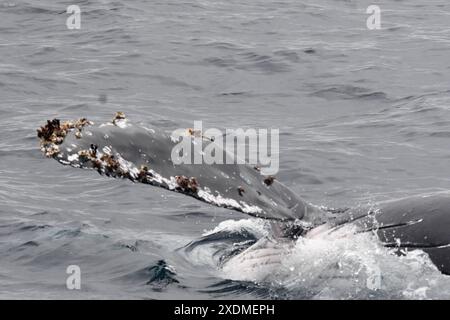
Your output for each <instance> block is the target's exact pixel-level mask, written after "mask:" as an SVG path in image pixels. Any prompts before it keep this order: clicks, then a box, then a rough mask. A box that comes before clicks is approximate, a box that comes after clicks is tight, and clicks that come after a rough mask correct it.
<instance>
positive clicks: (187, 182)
mask: <svg viewBox="0 0 450 320" xmlns="http://www.w3.org/2000/svg"><path fill="white" fill-rule="evenodd" d="M175 181H176V183H177V185H178V189H181V190H183V191H187V192H192V193H197V192H198V187H199V184H198V181H197V179H196V178H194V177H191V178H188V177H186V176H175Z"/></svg>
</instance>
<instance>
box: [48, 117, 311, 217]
mask: <svg viewBox="0 0 450 320" xmlns="http://www.w3.org/2000/svg"><path fill="white" fill-rule="evenodd" d="M123 124H125V126H124V127H122V126H117V125H113V124H112V123H108V124H104V125H100V126H87V127H85V128H83V130H82V132H81V137H76V136H75V131H69V132H68V134H67V136H66V137H65V138H64V141H63V143H62V144H60V145H58V147H59V150H60V152H59V153H58V154H55V155H54V156H53V157H54V158H55V159H56V160H58V161H59V162H60V163H62V164H66V165H71V166H74V167H81V168H91V169H92V168H93V165H92V162H90V161H87V162H83V161H80V159H77V160H74V159H73V157H74V156H75V155H77V153H79V152H80V151H82V150H85V151H87V150H90V149H91V147H92V146H95V148H97V150H98V153H99V154H100V153H102V150H103V148H104V147H107V148H109V149H110V150H111V151H110V153H111V154H113V155H115V156H116V157H117V156H120V157H121V158H123V159H124V160H126V161H128V162H130V163H131V164H132V166H133V167H135V168H140V167H141V166H142V165H145V166H147V167H148V169H149V170H151V171H152V172H153V173H154V174H155V175H159V176H161V177H162V178H163V181H161V179H153V178H151V177H149V178H148V179H145V181H140V182H145V183H149V184H152V185H156V186H160V187H163V188H166V189H169V190H172V191H176V192H180V193H184V194H187V195H189V196H193V197H195V198H197V199H199V200H202V201H205V202H208V203H211V204H213V205H217V206H221V207H227V208H230V209H234V210H237V211H241V212H243V213H246V214H249V215H252V216H256V217H261V218H266V219H274V220H281V221H284V220H295V219H303V218H306V216H309V215H310V213H312V212H314V211H316V209H315V208H314V207H313V206H311V205H309V204H308V203H306V202H305V201H303V200H302V199H301V198H300V197H299V196H297V195H296V194H294V193H293V192H292V191H291V190H290V189H288V188H287V187H286V186H284V185H283V184H282V183H280V182H278V181H277V180H276V179H275V180H274V181H273V183H272V184H270V185H267V184H266V183H265V182H264V179H265V178H266V177H264V176H262V175H261V173H260V172H259V171H258V170H257V169H255V168H254V167H251V166H248V165H236V164H222V165H221V164H212V165H200V164H178V165H175V164H174V163H173V162H172V160H171V153H172V149H173V147H174V146H175V145H176V144H177V143H178V142H177V141H174V139H173V138H172V137H171V136H170V134H169V133H166V132H164V131H163V130H160V129H159V128H150V129H149V128H145V127H142V126H138V125H133V124H130V123H128V122H125V121H124V122H123ZM189 139H191V140H192V141H193V138H189ZM204 143H205V144H206V143H213V142H211V141H204ZM97 157H100V156H99V155H98V156H97ZM99 172H100V173H103V174H106V175H109V176H113V177H114V176H118V175H117V172H115V171H114V170H105V168H104V167H103V168H101V169H100V170H99ZM175 176H186V177H188V178H190V177H195V179H196V180H197V181H198V185H199V186H198V189H199V192H192V190H184V189H182V188H176V187H175V188H174V186H173V181H172V183H168V181H167V180H170V179H171V178H172V180H173V178H174V177H175ZM128 178H130V179H131V180H133V181H137V180H138V179H136V178H135V177H133V176H130V175H128ZM205 188H207V189H205ZM239 188H240V190H241V191H239ZM205 190H207V192H206V193H205V192H204V191H205ZM210 195H211V196H214V197H216V198H214V197H211V196H210ZM217 196H220V197H219V198H217ZM256 208H257V209H256Z"/></svg>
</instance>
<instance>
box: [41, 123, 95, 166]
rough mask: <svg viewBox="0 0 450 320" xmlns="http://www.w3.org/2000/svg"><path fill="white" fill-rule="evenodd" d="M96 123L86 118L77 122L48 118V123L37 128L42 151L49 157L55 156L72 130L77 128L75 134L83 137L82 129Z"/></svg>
mask: <svg viewBox="0 0 450 320" xmlns="http://www.w3.org/2000/svg"><path fill="white" fill-rule="evenodd" d="M93 124H94V123H93V122H91V121H89V120H87V119H86V118H81V119H78V120H77V121H75V122H72V121H64V122H63V123H61V121H60V120H59V119H56V118H55V119H53V120H47V123H46V124H45V125H44V126H42V127H40V128H39V129H37V136H38V138H39V139H40V146H41V151H42V152H43V153H44V154H45V156H47V157H55V156H57V155H58V154H59V145H60V144H62V143H63V142H64V138H65V137H66V136H67V134H68V133H69V132H70V131H73V130H77V131H76V133H75V135H76V136H80V137H81V131H82V129H83V128H84V127H85V126H88V125H93Z"/></svg>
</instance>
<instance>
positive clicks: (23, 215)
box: [0, 0, 450, 299]
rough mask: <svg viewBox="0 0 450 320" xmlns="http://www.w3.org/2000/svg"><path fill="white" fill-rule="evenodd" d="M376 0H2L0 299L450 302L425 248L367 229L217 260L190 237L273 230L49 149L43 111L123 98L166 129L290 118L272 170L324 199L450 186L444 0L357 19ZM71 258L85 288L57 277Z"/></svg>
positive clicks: (75, 111) (122, 107) (65, 113)
mask: <svg viewBox="0 0 450 320" xmlns="http://www.w3.org/2000/svg"><path fill="white" fill-rule="evenodd" d="M72 4H76V5H78V6H79V7H80V8H81V29H79V30H69V29H67V27H66V19H67V18H68V17H69V14H67V13H66V8H67V7H68V6H69V5H72ZM370 4H372V3H371V1H356V0H355V1H354V0H340V1H338V0H315V1H312V0H310V1H305V0H286V1H262V0H247V1H235V0H227V1H225V0H210V1H206V0H198V1H194V0H186V1H175V0H164V1H157V0H154V1H144V0H136V1H124V0H116V1H112V0H99V1H91V0H83V1H75V0H73V1H61V0H51V1H50V0H40V1H37V0H35V1H31V0H23V1H21V0H9V1H3V0H1V1H0V57H1V58H0V111H1V116H0V136H1V139H0V203H1V207H0V298H2V299H6V298H12V299H23V298H29V299H106V298H111V299H167V298H175V299H183V298H186V299H210V298H217V299H220V298H227V299H258V298H281V299H320V298H333V299H348V298H350V299H351V298H354V299H358V298H362V299H365V298H379V299H388V298H401V299H403V298H405V299H410V298H413V299H416V298H449V297H450V281H449V278H448V277H447V276H444V275H442V274H440V273H439V272H438V271H437V270H436V269H435V268H434V266H432V265H431V264H430V262H429V261H428V260H427V257H426V255H423V254H421V253H420V252H412V253H409V254H408V255H407V256H405V257H398V256H396V255H394V254H392V253H391V252H390V251H389V250H387V249H386V248H383V247H382V246H381V245H380V244H378V243H377V240H376V239H372V236H371V235H355V236H348V237H347V238H346V237H342V238H328V239H319V240H313V239H309V240H308V239H305V240H301V241H299V242H298V243H297V244H296V246H295V250H294V252H290V253H289V254H286V256H283V252H280V256H281V257H283V258H282V259H280V260H281V261H280V262H278V265H276V266H275V267H274V266H273V265H271V266H263V267H261V265H257V266H255V265H254V264H252V263H249V264H245V260H244V263H242V261H241V263H238V262H237V261H236V260H230V261H229V263H228V264H227V265H225V266H224V267H223V266H220V265H219V264H218V262H217V259H216V258H217V257H216V255H215V253H216V252H217V247H215V246H214V245H204V246H202V245H199V246H196V247H195V248H194V249H193V250H186V245H188V244H189V243H191V242H194V243H195V241H197V239H199V238H200V237H201V236H202V235H204V234H206V233H207V232H210V231H211V230H214V229H216V230H225V231H226V232H229V235H230V239H231V240H233V239H234V238H233V237H234V236H236V237H237V238H236V241H235V242H234V243H233V241H231V240H230V241H229V242H228V246H229V247H232V246H233V245H235V244H236V243H239V241H244V240H245V239H241V238H239V236H240V235H242V233H243V230H246V231H247V232H250V233H252V234H253V235H255V237H256V238H258V236H261V235H264V233H265V232H267V226H266V224H265V223H264V222H263V221H260V220H258V219H256V218H250V217H248V216H246V215H244V214H242V213H238V212H233V211H230V210H226V209H221V208H215V207H212V206H209V205H207V204H204V203H201V202H199V201H196V200H195V199H192V198H189V197H186V196H183V195H181V194H176V193H171V192H168V191H165V190H163V189H159V188H155V187H151V186H147V185H140V184H134V183H132V182H130V181H125V180H118V179H110V178H106V177H103V176H100V175H98V174H96V173H95V172H92V171H87V170H79V169H78V170H77V169H74V168H70V167H64V166H61V165H59V164H58V163H57V162H56V161H52V160H49V159H45V157H44V156H43V155H42V154H41V152H40V150H39V141H38V139H37V137H36V129H37V128H38V127H39V126H41V125H42V124H44V123H45V121H46V120H47V119H52V118H54V117H58V118H60V119H77V118H80V117H87V118H89V119H90V120H93V121H96V122H102V121H105V120H109V119H111V117H112V115H113V114H114V113H115V112H116V111H123V112H124V113H125V114H127V116H128V117H129V118H130V119H132V120H134V121H138V122H140V123H143V124H148V125H158V126H160V127H163V128H167V129H168V130H170V129H172V128H177V127H183V126H188V127H192V126H193V121H194V120H202V121H203V126H204V127H205V128H211V127H214V128H220V129H225V128H244V129H245V128H256V129H257V128H279V130H280V150H279V156H280V171H279V173H278V174H277V179H278V180H280V181H281V182H283V183H285V184H286V185H288V186H289V187H290V188H292V189H293V190H294V191H295V192H296V193H298V194H300V195H301V196H302V197H304V199H305V200H307V201H309V202H311V203H314V204H316V205H320V206H326V207H334V208H339V207H354V206H361V205H367V204H371V203H376V202H377V201H383V200H391V199H397V198H401V197H405V196H411V195H417V194H424V193H434V192H446V191H447V190H449V189H450V169H449V165H448V164H449V160H450V2H448V1H446V0H431V1H425V0H410V1H394V0H380V1H377V3H376V4H377V5H379V6H380V8H381V27H382V28H381V30H369V29H368V28H367V26H366V19H367V18H368V17H369V14H366V8H367V7H368V6H369V5H370ZM274 250H275V249H274ZM277 250H279V249H277ZM280 250H281V249H280ZM69 265H78V266H79V267H80V268H81V290H68V289H67V287H66V279H67V277H68V274H67V273H66V268H67V267H68V266H69ZM374 275H375V276H376V277H375V278H374ZM373 279H378V280H380V281H381V282H379V283H378V284H377V286H375V287H374V286H372V285H371V281H372V280H373ZM378 280H377V281H378Z"/></svg>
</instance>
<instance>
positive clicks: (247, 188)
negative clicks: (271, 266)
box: [53, 121, 450, 274]
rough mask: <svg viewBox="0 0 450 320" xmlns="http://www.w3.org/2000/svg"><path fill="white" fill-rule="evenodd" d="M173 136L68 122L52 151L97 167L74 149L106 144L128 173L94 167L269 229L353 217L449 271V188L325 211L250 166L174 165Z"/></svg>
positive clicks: (387, 241)
mask: <svg viewBox="0 0 450 320" xmlns="http://www.w3.org/2000/svg"><path fill="white" fill-rule="evenodd" d="M124 123H126V122H125V121H124ZM176 143H177V142H176V141H174V140H173V139H172V138H171V137H170V135H169V134H168V133H166V132H164V131H163V130H160V129H158V128H151V129H148V128H144V127H141V126H137V125H130V124H128V125H126V126H124V127H122V126H118V125H114V124H112V123H108V124H107V125H101V126H88V127H85V128H83V129H82V131H81V137H80V136H78V137H77V136H76V135H75V132H74V130H72V131H69V132H68V134H67V136H66V137H65V138H64V141H63V142H62V143H61V144H59V145H58V147H59V152H58V153H57V154H54V155H53V157H54V158H55V159H56V160H58V161H59V162H61V163H63V164H66V165H71V166H74V167H80V168H91V169H92V168H94V167H95V166H93V163H92V161H81V160H80V159H76V158H77V157H76V156H75V155H77V153H79V152H80V151H82V150H85V151H86V150H90V149H91V148H92V146H95V148H96V149H97V150H98V151H97V156H96V157H97V158H100V155H101V154H102V152H103V151H102V150H103V149H104V148H105V147H107V148H109V151H108V152H109V153H110V154H112V155H114V156H115V157H116V158H122V159H124V160H126V161H128V162H127V164H128V165H130V166H129V167H128V169H127V168H125V171H126V170H129V173H128V174H126V175H123V171H124V168H122V169H120V170H119V171H122V173H120V174H119V173H118V170H110V169H107V168H106V167H105V166H100V167H98V166H97V167H95V169H97V170H98V171H99V172H100V173H101V174H105V175H109V176H113V177H127V178H129V179H131V180H133V181H135V182H144V183H149V184H151V185H155V186H160V187H163V188H166V189H169V190H172V191H175V192H180V193H184V194H186V195H189V196H193V197H195V198H197V199H199V200H202V201H205V202H208V203H210V204H213V205H217V206H221V207H227V208H230V209H234V210H237V211H241V212H243V213H246V214H249V215H252V216H255V217H260V218H265V219H271V220H274V221H275V223H273V226H274V228H273V229H274V232H275V233H276V234H277V235H279V236H282V237H291V236H298V235H299V234H305V233H306V232H307V231H305V230H301V232H298V230H297V229H295V228H297V227H298V225H296V224H295V223H293V221H303V222H308V223H309V224H311V225H312V226H318V225H320V224H323V223H328V224H329V225H330V226H331V227H332V228H334V229H336V228H340V227H341V226H344V225H348V224H352V225H355V226H356V227H357V230H359V232H376V234H377V235H378V237H379V238H380V240H381V241H382V242H383V244H384V245H385V246H387V247H393V248H398V252H399V253H400V254H401V250H404V249H409V250H414V249H421V250H423V251H425V252H426V253H428V255H429V256H430V258H431V260H432V261H433V263H434V264H435V265H436V267H437V268H438V269H439V270H440V271H441V272H443V273H445V274H450V195H449V194H435V195H430V196H416V197H411V198H405V199H400V200H396V201H390V202H384V203H379V204H378V205H377V207H375V208H355V209H348V210H344V211H343V212H331V211H327V210H323V209H319V208H318V207H315V206H313V205H311V204H308V203H307V202H305V201H303V199H301V198H300V197H299V196H297V195H295V194H294V193H293V192H292V191H291V190H289V189H288V188H287V187H286V186H284V185H283V184H281V183H280V182H278V181H277V180H275V181H274V182H273V183H272V184H271V185H266V183H264V178H265V177H264V176H262V175H261V174H260V172H259V171H258V170H255V168H253V167H251V166H247V165H191V164H181V165H175V164H173V162H172V160H171V152H172V148H173V147H174V146H175V144H176ZM141 165H145V166H148V169H149V170H150V172H151V174H150V176H148V178H146V179H139V178H137V174H138V171H139V170H138V169H137V168H139V167H140V166H141ZM125 167H127V166H125ZM175 176H186V177H195V178H196V180H197V181H198V190H197V191H196V192H193V191H192V190H189V189H183V188H180V187H178V186H177V185H176V183H175V182H174V178H173V177H175ZM238 188H241V190H243V191H244V192H240V191H239V189H238ZM205 190H206V192H205ZM219 195H220V197H219V198H217V196H219ZM255 208H257V210H255ZM277 221H279V222H281V223H278V222H277ZM280 225H282V227H280ZM294 229H295V230H294ZM300 229H301V228H300Z"/></svg>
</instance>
